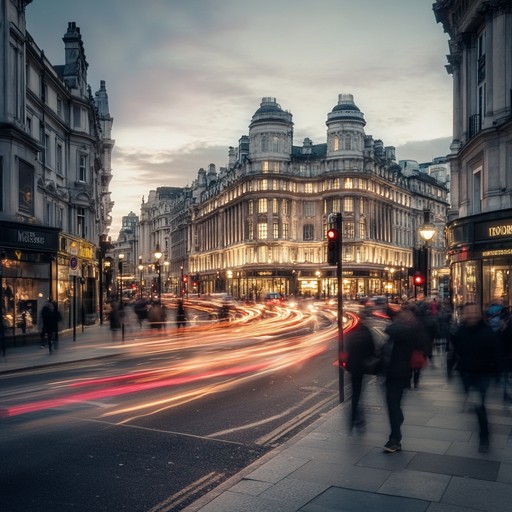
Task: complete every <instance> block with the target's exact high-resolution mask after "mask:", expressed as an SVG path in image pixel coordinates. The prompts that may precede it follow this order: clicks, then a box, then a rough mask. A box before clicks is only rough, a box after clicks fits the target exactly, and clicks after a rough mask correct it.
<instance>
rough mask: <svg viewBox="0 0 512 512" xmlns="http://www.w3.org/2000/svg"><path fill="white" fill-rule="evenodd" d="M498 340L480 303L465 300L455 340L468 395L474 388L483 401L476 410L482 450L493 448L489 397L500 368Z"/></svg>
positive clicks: (486, 450)
mask: <svg viewBox="0 0 512 512" xmlns="http://www.w3.org/2000/svg"><path fill="white" fill-rule="evenodd" d="M496 342H497V338H496V335H495V333H494V332H493V330H492V328H491V327H490V326H489V325H487V324H486V323H485V322H484V319H483V316H482V310H481V307H480V305H478V304H473V303H469V304H465V305H464V307H463V309H462V323H461V325H460V326H459V327H458V328H457V330H456V331H455V333H454V334H453V336H452V343H453V348H454V352H455V357H456V359H457V370H458V371H459V373H460V376H461V380H462V385H463V387H464V392H465V393H466V396H467V395H468V394H469V392H470V391H471V390H472V389H474V390H475V391H477V393H478V397H479V402H478V403H477V404H476V405H475V412H476V415H477V418H478V425H479V429H480V432H479V438H480V443H479V448H478V450H479V451H480V452H482V453H486V452H488V451H489V423H488V419H487V410H486V407H485V401H486V395H487V390H488V389H489V384H490V381H491V377H492V375H493V374H495V372H496Z"/></svg>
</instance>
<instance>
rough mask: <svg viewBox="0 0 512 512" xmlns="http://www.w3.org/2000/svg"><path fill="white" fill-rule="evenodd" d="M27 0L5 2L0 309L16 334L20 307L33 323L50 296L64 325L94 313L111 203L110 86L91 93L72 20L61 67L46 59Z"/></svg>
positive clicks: (0, 15) (0, 41) (0, 72)
mask: <svg viewBox="0 0 512 512" xmlns="http://www.w3.org/2000/svg"><path fill="white" fill-rule="evenodd" d="M29 3H30V2H28V1H21V0H16V1H15V0H5V1H3V2H1V3H0V6H1V7H0V9H1V12H0V19H1V20H2V21H1V23H0V33H1V37H0V55H1V57H0V59H1V60H0V97H1V98H2V101H1V103H0V249H1V250H2V267H3V269H2V270H3V276H2V292H4V291H5V294H3V293H2V297H3V299H2V302H3V304H2V305H3V307H4V313H5V319H6V322H7V324H8V325H9V326H10V327H12V333H13V334H16V333H17V327H16V326H17V324H18V321H17V319H18V318H20V315H21V314H22V313H23V312H25V313H27V312H28V313H30V316H31V320H32V321H33V322H35V325H37V315H38V311H39V310H40V308H41V306H42V304H43V302H44V300H45V299H47V298H48V297H52V298H53V299H55V300H57V301H58V305H59V308H60V309H61V312H62V316H63V324H62V326H63V327H64V328H65V327H69V326H70V325H71V324H72V323H82V322H92V321H93V320H94V319H95V317H96V311H97V305H98V272H97V248H98V245H99V240H100V236H101V235H103V234H106V233H107V232H108V229H109V226H110V223H111V218H110V212H111V210H112V206H113V202H112V201H111V199H110V191H109V183H110V180H111V178H112V172H111V171H112V170H111V163H110V154H111V150H112V147H113V145H114V142H113V140H112V139H111V127H112V123H113V119H112V117H111V116H110V113H109V107H108V96H107V91H106V86H105V82H104V81H102V82H101V84H100V88H99V90H98V91H97V92H96V93H95V95H94V96H93V95H92V92H91V89H90V86H89V85H88V83H87V68H88V63H87V60H86V56H85V50H84V45H83V41H82V36H81V34H80V28H79V27H78V26H76V24H75V23H69V24H68V27H67V30H66V32H65V34H64V37H63V42H64V48H63V50H64V64H63V65H57V66H54V65H52V64H51V63H50V62H49V61H48V59H47V58H46V56H45V54H44V51H43V50H41V49H40V48H39V47H38V46H37V44H36V42H35V41H34V40H33V39H32V37H31V36H30V34H29V33H28V32H27V30H26V26H25V7H26V5H27V4H29ZM73 296H76V298H77V300H76V303H77V307H76V308H73V301H72V300H71V299H72V298H73ZM6 297H8V299H6ZM82 300H83V307H82ZM82 312H84V313H83V314H82ZM32 326H33V324H31V328H32ZM33 328H34V329H37V327H33Z"/></svg>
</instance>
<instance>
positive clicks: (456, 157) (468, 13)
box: [433, 0, 512, 309]
mask: <svg viewBox="0 0 512 512" xmlns="http://www.w3.org/2000/svg"><path fill="white" fill-rule="evenodd" d="M433 8H434V13H435V16H436V19H437V21H438V22H439V23H442V26H443V28H444V30H445V32H447V33H448V34H449V36H450V40H449V50H450V54H449V55H448V65H447V66H446V67H447V70H448V72H449V73H450V74H452V75H453V113H454V123H453V126H454V128H453V130H454V131H453V142H452V145H451V154H450V155H448V161H449V162H450V167H451V175H452V190H451V202H452V205H453V209H452V210H450V211H449V219H448V220H449V221H450V222H449V223H448V225H447V229H446V233H447V249H448V258H449V263H450V269H451V280H452V295H453V303H454V305H455V306H456V307H457V308H456V309H458V307H459V306H461V305H462V304H464V303H465V302H477V303H480V304H482V305H483V306H484V307H485V306H487V305H488V304H490V303H493V302H502V303H504V304H505V305H506V306H508V307H510V306H511V305H512V153H511V149H510V148H511V147H512V72H511V69H512V38H511V37H510V34H512V3H511V2H509V1H500V0H492V1H483V0H474V1H471V2H458V1H453V0H442V1H441V0H440V1H437V2H436V3H435V4H434V6H433Z"/></svg>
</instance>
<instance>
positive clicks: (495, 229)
mask: <svg viewBox="0 0 512 512" xmlns="http://www.w3.org/2000/svg"><path fill="white" fill-rule="evenodd" d="M505 237H512V221H511V220H510V219H505V220H493V221H491V222H479V223H477V224H475V240H493V239H496V238H505Z"/></svg>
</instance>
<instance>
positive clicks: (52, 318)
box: [41, 300, 61, 354]
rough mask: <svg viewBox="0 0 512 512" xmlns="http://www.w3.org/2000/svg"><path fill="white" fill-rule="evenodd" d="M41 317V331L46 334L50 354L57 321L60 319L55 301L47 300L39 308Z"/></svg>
mask: <svg viewBox="0 0 512 512" xmlns="http://www.w3.org/2000/svg"><path fill="white" fill-rule="evenodd" d="M41 317H42V321H43V333H44V334H46V337H47V341H48V351H49V352H50V354H51V353H52V352H53V348H54V345H53V342H54V339H55V336H56V333H57V332H58V331H59V321H60V320H61V316H60V313H59V311H58V309H57V308H56V307H55V303H54V302H52V301H51V300H49V301H48V302H47V303H46V304H45V305H44V306H43V309H42V310H41Z"/></svg>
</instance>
